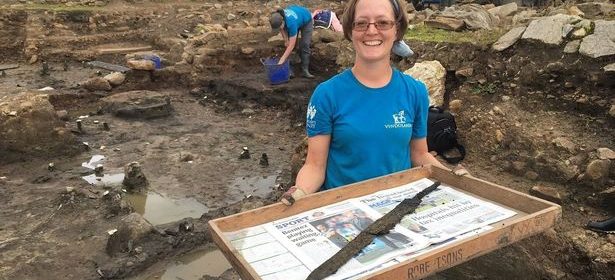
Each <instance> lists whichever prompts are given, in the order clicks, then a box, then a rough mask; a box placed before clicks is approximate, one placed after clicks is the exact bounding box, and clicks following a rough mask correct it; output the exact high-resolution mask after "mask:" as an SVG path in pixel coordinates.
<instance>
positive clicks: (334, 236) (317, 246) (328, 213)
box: [265, 200, 429, 279]
mask: <svg viewBox="0 0 615 280" xmlns="http://www.w3.org/2000/svg"><path fill="white" fill-rule="evenodd" d="M379 217H380V215H379V214H378V213H377V212H375V211H373V210H371V209H369V208H367V207H365V206H363V205H360V204H359V203H356V202H355V201H352V200H349V201H346V202H342V203H338V204H334V205H330V206H327V207H322V208H318V209H315V210H311V211H308V212H304V213H302V214H300V215H295V216H292V217H288V218H286V219H282V220H278V221H275V222H273V223H270V224H266V225H265V228H266V229H267V231H268V232H270V233H271V234H272V235H273V236H274V237H276V238H277V239H278V240H280V241H281V242H282V244H284V246H286V247H287V248H289V250H290V251H291V252H293V254H295V256H296V257H297V258H299V259H301V260H302V261H303V263H304V264H305V265H306V266H307V267H308V268H309V269H310V270H314V269H316V268H317V267H318V266H319V265H320V264H322V263H323V262H324V261H326V260H327V259H329V258H330V257H331V256H333V255H334V254H335V253H337V251H339V250H340V249H341V248H342V247H344V246H345V245H346V244H348V242H350V241H351V240H353V239H354V238H355V237H356V236H358V235H359V233H360V232H361V231H362V230H364V229H365V228H367V226H369V225H370V224H371V223H373V221H375V220H376V219H378V218H379ZM428 242H429V241H428V240H427V239H426V238H424V237H422V236H421V235H418V234H415V233H413V232H411V231H408V230H406V229H404V228H402V227H400V226H397V227H396V228H395V229H394V230H391V232H390V233H388V234H386V235H383V236H381V237H377V238H375V239H374V241H373V242H372V243H371V244H370V245H368V246H366V247H365V248H364V249H363V250H362V251H361V252H360V253H358V254H357V255H356V256H355V257H354V258H353V259H351V260H350V261H349V262H348V263H346V265H344V266H342V267H341V268H340V269H339V270H338V272H337V273H336V274H334V275H332V276H331V277H329V278H327V279H344V278H346V277H348V276H351V275H355V274H356V273H357V272H360V271H362V270H365V269H366V268H369V267H373V266H378V265H380V264H382V263H383V262H385V261H387V260H390V259H392V258H394V257H396V256H399V255H400V254H407V253H410V252H413V251H417V250H420V249H422V248H425V247H426V246H427V245H428ZM308 274H309V273H308ZM308 274H306V275H304V276H303V278H298V279H305V277H307V275H308Z"/></svg>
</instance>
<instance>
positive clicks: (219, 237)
mask: <svg viewBox="0 0 615 280" xmlns="http://www.w3.org/2000/svg"><path fill="white" fill-rule="evenodd" d="M209 229H210V230H212V231H213V232H215V233H216V234H212V237H213V241H214V243H216V245H217V246H218V248H220V249H221V251H222V254H224V256H226V259H227V260H229V262H230V263H231V265H232V266H233V267H234V268H235V271H237V273H239V276H240V277H241V279H260V277H258V276H257V277H256V278H254V277H253V276H252V275H258V273H256V271H255V270H254V269H253V268H252V266H250V264H249V263H248V261H246V260H245V259H244V258H243V257H242V256H241V254H240V253H239V252H238V251H237V250H236V249H234V247H233V245H232V244H231V243H230V242H228V241H227V240H226V239H225V238H223V237H224V234H223V232H222V231H221V230H220V228H218V226H217V225H216V224H215V223H211V221H210V222H209ZM231 248H232V249H231Z"/></svg>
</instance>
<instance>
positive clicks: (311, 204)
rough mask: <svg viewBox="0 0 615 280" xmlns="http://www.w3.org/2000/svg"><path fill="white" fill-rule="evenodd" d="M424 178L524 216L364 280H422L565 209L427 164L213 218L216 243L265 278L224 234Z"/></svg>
mask: <svg viewBox="0 0 615 280" xmlns="http://www.w3.org/2000/svg"><path fill="white" fill-rule="evenodd" d="M421 178H429V179H432V180H437V181H440V182H442V183H444V184H448V185H450V186H453V187H454V188H456V189H457V190H460V191H463V192H466V193H469V194H471V195H473V196H476V197H479V198H481V199H484V200H487V201H491V202H494V203H496V204H499V205H501V206H504V207H507V208H510V209H512V210H515V211H516V212H517V213H518V214H517V215H515V216H513V217H511V218H509V219H506V220H504V221H500V222H498V223H496V224H492V225H491V226H492V227H493V228H492V229H491V230H488V231H485V232H482V233H479V234H477V235H476V236H473V237H470V238H467V239H463V240H460V241H455V242H451V244H449V245H446V246H443V247H441V248H439V249H437V250H434V251H431V252H428V253H425V254H421V255H419V256H417V257H415V258H412V259H410V260H407V261H405V262H402V263H400V264H397V265H395V266H391V267H387V268H384V269H382V270H378V271H375V272H374V273H372V274H370V275H368V276H366V277H364V278H363V279H421V278H424V277H426V276H428V275H431V274H433V273H435V272H438V271H442V270H445V269H447V268H450V267H453V266H456V265H458V264H461V263H463V262H466V261H468V260H470V259H473V258H476V257H478V256H481V255H484V254H486V253H489V252H491V251H494V250H496V249H498V248H502V247H504V246H506V245H509V244H511V243H514V242H517V241H519V240H521V239H523V238H526V237H529V236H532V235H535V234H537V233H540V232H542V231H545V230H546V229H548V228H551V227H553V226H554V225H555V223H556V222H557V221H558V220H559V219H560V218H561V213H562V210H561V207H560V206H559V205H557V204H554V203H551V202H549V201H545V200H542V199H539V198H536V197H533V196H530V195H527V194H525V193H521V192H518V191H515V190H512V189H509V188H506V187H502V186H499V185H496V184H493V183H490V182H487V181H484V180H481V179H478V178H475V177H472V176H468V175H466V176H461V177H460V176H456V175H454V174H452V173H451V172H450V171H448V170H445V169H442V168H438V167H435V166H424V167H418V168H413V169H410V170H407V171H402V172H398V173H394V174H391V175H387V176H383V177H378V178H374V179H370V180H366V181H362V182H358V183H355V184H351V185H347V186H345V187H342V188H336V189H332V190H328V191H323V192H318V193H315V194H311V195H308V196H305V197H303V198H301V199H299V200H297V201H296V202H295V204H294V205H292V206H291V207H287V206H285V205H284V204H282V203H275V204H272V205H268V206H264V207H261V208H258V209H254V210H250V211H247V212H243V213H239V214H235V215H231V216H227V217H223V218H218V219H214V220H210V221H209V229H210V231H211V234H212V237H213V240H214V242H215V243H216V245H218V247H219V248H220V249H221V250H222V253H223V254H224V255H225V256H226V258H227V259H228V260H229V262H230V263H231V264H232V265H233V267H234V268H235V270H236V271H237V272H238V273H239V275H240V276H241V278H242V279H244V280H249V279H260V277H258V275H257V273H256V272H255V271H254V269H252V268H251V267H250V266H249V265H248V262H247V261H246V260H245V259H244V258H243V257H242V256H241V255H240V254H239V252H238V251H237V250H236V249H235V248H233V246H232V245H231V244H230V242H229V241H228V240H227V239H226V238H225V236H224V234H223V233H224V232H231V231H237V230H240V229H243V228H248V227H252V226H256V225H260V224H264V223H267V222H271V221H274V220H278V219H281V218H284V217H288V216H292V215H296V214H299V213H302V212H305V211H308V210H310V209H314V208H318V207H321V206H325V205H329V204H333V203H336V202H340V201H343V200H346V199H349V198H354V197H359V196H363V195H367V194H370V193H374V192H377V191H380V190H384V189H390V188H394V187H398V186H401V185H403V184H406V183H409V182H413V181H416V180H418V179H421Z"/></svg>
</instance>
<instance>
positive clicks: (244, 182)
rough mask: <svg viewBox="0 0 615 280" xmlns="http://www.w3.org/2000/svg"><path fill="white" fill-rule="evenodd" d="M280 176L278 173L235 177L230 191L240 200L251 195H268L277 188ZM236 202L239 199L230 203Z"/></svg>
mask: <svg viewBox="0 0 615 280" xmlns="http://www.w3.org/2000/svg"><path fill="white" fill-rule="evenodd" d="M278 177H279V176H277V175H265V176H253V177H239V178H235V180H234V181H233V182H232V183H231V185H230V187H229V193H230V194H232V196H231V197H238V198H239V199H238V201H239V200H241V199H243V198H244V197H250V196H258V197H267V196H268V195H269V194H271V192H273V191H274V190H275V186H276V183H277V180H278ZM235 202H237V201H231V202H230V203H235Z"/></svg>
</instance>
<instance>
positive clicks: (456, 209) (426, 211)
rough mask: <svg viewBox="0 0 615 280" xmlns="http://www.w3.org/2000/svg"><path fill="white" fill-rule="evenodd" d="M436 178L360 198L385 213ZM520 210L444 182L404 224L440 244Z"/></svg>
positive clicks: (403, 220) (432, 241)
mask: <svg viewBox="0 0 615 280" xmlns="http://www.w3.org/2000/svg"><path fill="white" fill-rule="evenodd" d="M431 184H433V181H431V180H429V179H427V178H424V179H421V180H418V181H415V182H412V183H409V184H406V185H403V186H400V187H397V188H393V189H389V190H384V191H380V192H377V193H374V194H371V195H367V196H364V197H361V198H359V201H361V202H362V203H365V204H367V205H368V206H369V207H370V208H372V209H374V210H376V211H378V212H379V213H381V214H382V215H384V214H386V213H387V212H389V211H391V209H393V208H395V206H397V204H399V203H400V202H401V201H403V200H404V199H405V198H411V197H413V196H414V195H416V194H417V193H418V192H420V191H421V190H423V189H424V188H426V187H428V186H430V185H431ZM515 214H516V213H515V212H514V211H512V210H508V209H506V208H504V207H501V206H498V205H495V204H493V203H490V202H487V201H483V200H480V199H477V198H474V197H472V196H470V195H467V194H465V193H462V192H459V191H456V190H454V189H452V188H451V187H449V186H446V185H444V184H442V185H441V186H440V187H439V188H438V189H437V190H435V191H434V192H432V193H431V194H429V195H427V196H426V197H425V198H423V202H422V203H421V206H420V207H419V208H417V209H416V211H415V213H414V214H412V215H407V216H406V217H404V218H403V219H402V221H401V223H400V224H401V225H402V226H403V227H404V228H406V229H409V230H411V231H413V232H415V233H418V234H421V235H423V236H425V237H427V238H429V240H430V242H431V243H439V242H442V241H445V240H448V239H450V238H453V237H455V236H457V235H460V234H462V233H465V232H468V231H471V230H475V229H478V228H481V227H483V226H486V225H489V224H492V223H495V222H498V221H501V220H504V219H507V218H510V217H512V216H514V215H515Z"/></svg>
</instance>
